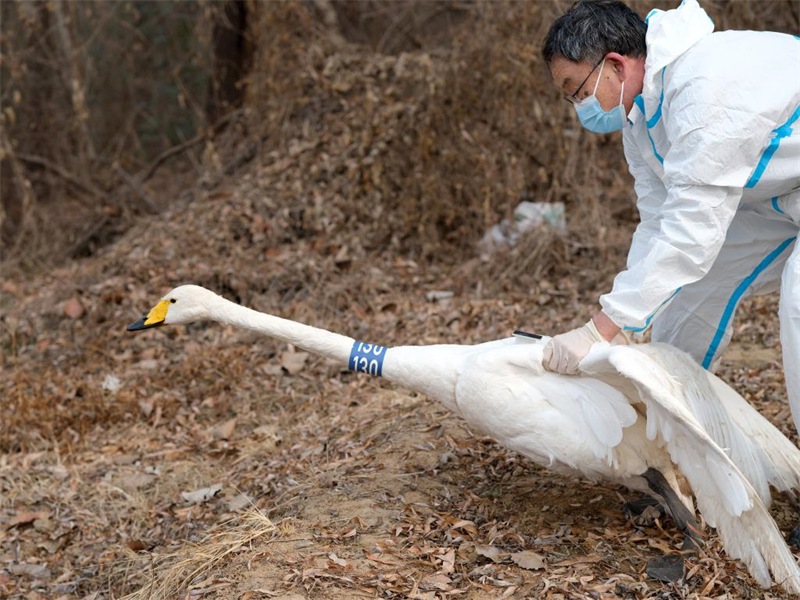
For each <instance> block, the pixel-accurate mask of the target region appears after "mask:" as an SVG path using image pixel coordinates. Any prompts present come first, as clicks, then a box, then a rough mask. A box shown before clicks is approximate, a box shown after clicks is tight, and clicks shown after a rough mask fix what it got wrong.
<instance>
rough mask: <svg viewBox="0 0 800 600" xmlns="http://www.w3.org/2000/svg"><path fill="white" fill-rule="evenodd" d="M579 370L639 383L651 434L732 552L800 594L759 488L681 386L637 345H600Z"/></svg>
mask: <svg viewBox="0 0 800 600" xmlns="http://www.w3.org/2000/svg"><path fill="white" fill-rule="evenodd" d="M581 371H582V372H583V373H585V374H587V375H591V376H593V377H596V378H598V379H600V380H602V381H605V382H607V383H609V384H610V385H617V386H618V385H626V384H627V383H631V382H632V383H633V384H634V386H635V387H636V389H637V391H638V393H639V398H640V400H641V402H642V403H644V405H645V406H646V407H647V434H648V437H650V438H651V439H656V438H660V439H661V440H663V441H664V442H665V443H666V446H667V450H668V452H669V454H670V456H671V457H672V460H673V461H674V462H675V463H676V464H677V465H678V467H679V468H680V469H681V471H682V472H683V474H684V475H685V476H686V479H687V480H688V481H689V485H691V487H692V490H693V491H694V493H695V497H696V499H697V504H698V506H699V508H700V510H701V512H702V513H703V516H704V517H705V519H706V521H708V522H709V524H711V525H712V526H715V527H716V528H717V530H718V531H719V533H720V535H721V537H722V540H723V542H724V544H725V548H726V550H727V552H728V553H729V554H731V555H732V556H734V557H736V558H739V559H741V560H742V561H743V562H744V563H745V564H746V565H747V567H748V568H749V569H750V572H751V573H752V574H753V576H754V577H755V578H756V579H757V580H758V582H759V583H760V584H761V585H763V586H765V587H766V586H769V585H771V583H772V578H771V577H770V571H771V572H772V575H773V576H774V578H775V580H776V581H778V582H779V583H781V584H782V585H783V586H784V588H785V589H787V590H789V591H792V592H794V593H800V569H798V567H797V564H796V563H795V561H794V558H793V557H792V554H791V552H789V549H788V547H787V546H786V543H785V542H784V541H783V537H782V535H781V532H780V531H779V530H778V527H777V525H776V524H775V521H773V519H772V517H771V516H770V515H769V513H768V511H767V509H766V507H765V506H764V504H763V502H761V500H760V498H759V496H758V494H757V493H756V491H755V490H754V489H753V487H752V486H751V485H750V483H749V482H748V480H747V478H746V477H745V476H744V475H743V474H742V472H741V471H740V470H739V469H738V468H737V467H736V465H735V464H734V463H733V462H732V461H731V459H730V458H729V457H728V455H727V454H726V453H725V452H724V451H723V450H722V449H721V448H720V447H719V446H718V445H717V444H716V443H715V442H714V440H713V439H711V437H710V436H709V434H708V433H707V432H706V431H705V430H704V429H703V427H702V426H701V425H700V423H699V422H698V420H697V419H696V418H695V417H694V415H693V414H692V412H691V410H690V409H689V408H688V405H687V402H686V399H685V398H684V397H683V395H682V394H683V392H682V389H681V386H680V385H679V384H678V382H677V381H676V380H675V379H673V378H672V377H671V376H670V374H669V373H668V372H667V371H666V369H664V368H663V367H662V366H661V365H660V364H659V363H658V362H657V361H656V360H654V359H653V358H652V357H650V356H647V355H645V354H644V353H642V352H641V351H639V350H637V349H636V348H635V347H624V346H616V347H611V346H608V345H606V344H599V345H595V347H594V348H593V349H592V351H591V352H590V353H589V356H587V357H586V358H585V359H584V361H583V362H582V363H581Z"/></svg>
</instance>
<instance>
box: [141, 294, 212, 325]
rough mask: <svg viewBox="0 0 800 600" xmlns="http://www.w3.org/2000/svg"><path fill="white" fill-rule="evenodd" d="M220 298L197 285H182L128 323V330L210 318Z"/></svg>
mask: <svg viewBox="0 0 800 600" xmlns="http://www.w3.org/2000/svg"><path fill="white" fill-rule="evenodd" d="M220 300H221V298H220V297H219V296H217V295H216V294H215V293H214V292H212V291H209V290H207V289H206V288H203V287H200V286H199V285H182V286H180V287H176V288H175V289H174V290H172V291H171V292H169V293H168V294H167V295H166V296H164V297H163V298H162V299H161V300H160V301H159V303H158V304H156V305H155V306H154V307H153V308H151V309H150V312H148V313H147V314H146V315H145V316H143V317H142V318H141V319H139V320H138V321H136V322H135V323H131V324H130V325H128V331H140V330H142V329H150V328H151V327H158V326H159V325H181V324H185V323H192V322H194V321H205V320H208V319H210V318H211V311H212V308H213V306H214V305H215V304H217V303H218V302H219V301H220Z"/></svg>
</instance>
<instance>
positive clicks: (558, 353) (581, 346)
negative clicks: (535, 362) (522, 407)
mask: <svg viewBox="0 0 800 600" xmlns="http://www.w3.org/2000/svg"><path fill="white" fill-rule="evenodd" d="M623 339H624V338H623ZM606 341H608V340H606V339H605V338H604V337H603V336H602V335H600V332H599V331H597V327H595V324H594V322H593V321H592V320H591V319H590V320H589V322H588V323H586V325H584V326H583V327H578V328H577V329H573V330H572V331H567V332H566V333H562V334H559V335H557V336H555V337H554V338H553V339H551V340H550V343H548V344H547V346H545V348H544V354H543V356H542V364H543V365H544V368H545V369H547V370H548V371H555V372H556V373H562V374H564V375H575V374H577V373H578V364H579V363H580V362H581V360H582V359H583V357H585V356H586V355H587V354H589V349H590V348H591V347H592V345H593V344H596V343H597V342H606ZM614 341H615V342H617V338H614ZM623 343H627V339H625V341H624V342H623Z"/></svg>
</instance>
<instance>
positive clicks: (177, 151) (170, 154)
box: [139, 110, 241, 183]
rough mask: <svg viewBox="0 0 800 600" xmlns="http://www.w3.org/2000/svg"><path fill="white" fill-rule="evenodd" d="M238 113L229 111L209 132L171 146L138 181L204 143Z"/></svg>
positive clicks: (151, 164)
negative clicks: (172, 159)
mask: <svg viewBox="0 0 800 600" xmlns="http://www.w3.org/2000/svg"><path fill="white" fill-rule="evenodd" d="M240 112H241V111H238V110H234V111H231V112H229V113H228V114H227V115H225V116H223V117H221V118H220V119H219V120H218V121H217V122H216V123H214V125H212V126H211V128H210V129H209V130H206V131H204V132H203V133H198V134H197V135H196V136H194V137H193V138H192V139H190V140H186V141H185V142H183V143H182V144H178V145H177V146H173V147H172V148H169V149H167V150H164V152H162V153H161V154H159V155H158V157H157V158H156V159H155V160H154V161H153V162H152V163H150V166H149V167H147V169H145V171H144V174H143V175H142V176H141V178H140V180H139V181H140V182H141V183H144V182H145V181H147V180H148V179H150V178H151V177H152V176H153V174H154V173H155V172H156V169H158V167H160V166H161V164H162V163H163V162H164V161H166V160H167V159H169V158H172V157H173V156H175V155H176V154H180V153H181V152H184V151H185V150H188V149H189V148H191V147H192V146H194V145H196V144H198V143H200V142H202V141H204V140H205V139H206V138H207V137H208V136H209V135H210V134H211V133H216V132H217V131H218V130H219V129H220V128H221V127H222V126H223V125H225V124H226V123H227V122H228V121H230V120H231V119H233V117H234V116H237V115H238V114H239V113H240Z"/></svg>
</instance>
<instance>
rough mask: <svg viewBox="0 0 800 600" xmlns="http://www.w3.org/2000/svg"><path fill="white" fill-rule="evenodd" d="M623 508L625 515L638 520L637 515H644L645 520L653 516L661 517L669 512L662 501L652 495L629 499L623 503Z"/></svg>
mask: <svg viewBox="0 0 800 600" xmlns="http://www.w3.org/2000/svg"><path fill="white" fill-rule="evenodd" d="M622 510H623V512H624V513H625V516H627V517H628V518H630V519H633V520H634V521H637V519H636V517H642V518H643V519H644V520H649V519H651V518H658V519H661V518H663V517H664V515H666V514H667V513H666V511H665V510H664V507H663V506H661V502H659V501H658V500H656V499H655V498H653V497H652V496H643V497H642V498H639V499H638V500H628V501H627V502H625V503H623V505H622Z"/></svg>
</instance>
